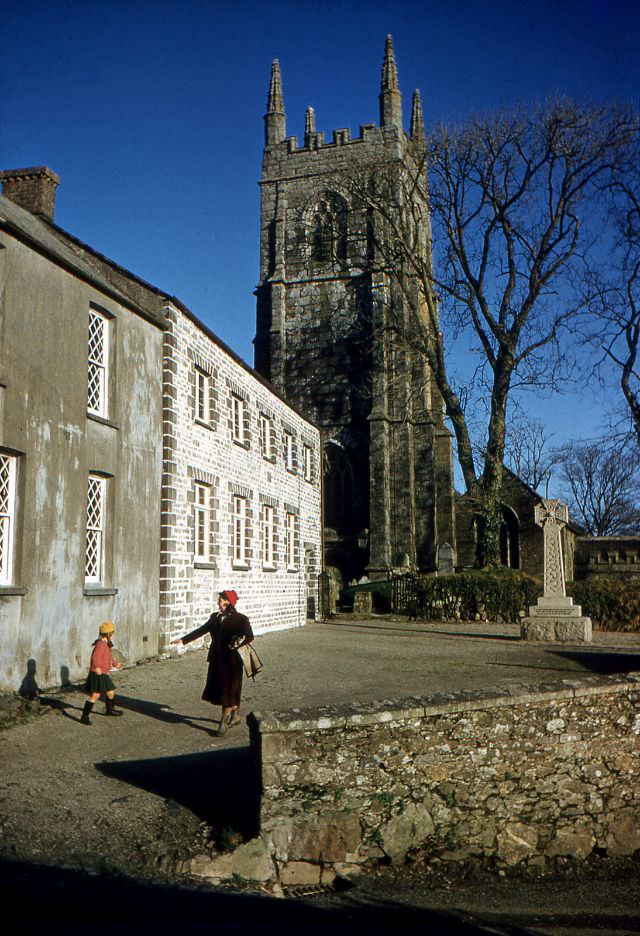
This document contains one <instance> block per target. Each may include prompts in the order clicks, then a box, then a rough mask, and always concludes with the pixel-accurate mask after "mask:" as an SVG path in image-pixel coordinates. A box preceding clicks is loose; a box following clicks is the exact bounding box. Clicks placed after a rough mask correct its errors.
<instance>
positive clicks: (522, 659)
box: [0, 617, 640, 932]
mask: <svg viewBox="0 0 640 936" xmlns="http://www.w3.org/2000/svg"><path fill="white" fill-rule="evenodd" d="M256 646H257V647H258V649H259V652H260V654H261V656H262V658H263V660H264V663H265V669H264V671H263V672H262V673H261V674H260V675H259V676H258V678H257V679H256V681H255V683H249V685H247V686H246V687H245V693H244V700H243V712H244V714H247V713H248V712H249V711H250V710H255V711H282V710H286V709H291V708H297V709H305V708H314V707H317V706H322V705H327V704H335V703H347V702H350V701H366V700H373V699H390V698H401V697H403V696H407V695H421V696H424V695H428V694H430V693H432V692H448V691H454V690H457V689H469V688H471V689H478V688H489V687H498V686H505V685H515V684H520V685H521V684H525V685H526V684H529V685H530V684H534V683H549V682H552V681H553V682H555V681H557V680H558V679H563V678H572V677H575V675H576V674H578V673H615V672H627V671H631V670H638V671H640V635H622V634H597V635H596V636H595V640H594V644H593V645H592V646H590V647H566V646H555V647H552V646H549V645H540V644H528V643H521V642H520V641H519V640H518V635H517V629H516V628H514V627H509V626H500V627H498V626H495V625H488V624H475V623H471V624H465V623H462V624H457V625H439V624H421V623H415V622H409V623H407V622H406V621H401V620H392V619H389V618H386V617H385V618H383V617H378V618H371V619H367V620H355V619H352V618H349V617H344V618H339V619H337V620H336V622H335V623H331V624H311V625H309V626H307V627H305V628H302V629H300V630H296V631H287V632H284V631H281V632H277V633H273V634H269V635H262V636H259V637H258V638H257V641H256ZM205 669H206V662H205V655H204V651H202V650H199V651H195V652H188V653H185V654H184V655H182V656H181V657H179V658H174V659H170V660H161V661H155V662H150V663H146V664H144V665H141V666H135V667H131V668H128V669H126V670H124V671H123V672H121V673H119V674H117V675H116V677H115V679H116V683H117V690H118V696H119V702H120V704H121V705H122V707H123V709H124V710H125V716H124V717H123V718H120V719H109V718H105V717H104V716H103V715H102V714H101V711H100V710H101V708H102V706H101V705H97V706H96V713H97V714H96V715H95V716H94V724H93V726H91V727H86V726H83V725H81V724H80V723H79V717H80V713H81V709H82V704H83V702H84V695H83V694H82V692H81V691H79V690H78V689H74V688H73V687H72V688H71V689H68V690H67V691H64V692H58V693H48V694H47V702H48V707H49V708H50V712H49V714H47V715H45V716H43V717H40V718H37V719H34V720H31V721H28V722H25V723H24V724H21V725H18V726H16V727H14V728H12V729H11V730H9V731H5V732H0V764H2V768H1V769H0V833H1V834H0V858H4V859H7V860H10V861H12V862H17V866H16V867H17V868H18V869H23V870H22V871H19V870H18V871H16V868H13V870H11V872H10V873H8V877H6V878H5V886H6V881H7V880H14V882H15V881H17V880H18V879H19V878H20V874H22V880H23V884H22V885H21V886H22V889H23V891H24V890H28V888H29V887H31V886H35V884H34V881H35V877H33V876H31V875H30V874H29V873H28V868H29V867H30V866H31V865H33V864H35V863H40V862H43V861H46V862H50V863H53V864H56V865H66V866H73V867H81V868H85V869H92V870H93V871H101V870H108V871H110V872H116V873H119V872H123V871H125V872H126V871H129V872H134V873H136V874H140V875H142V874H145V875H151V876H153V875H154V874H156V873H161V872H162V869H163V867H165V866H168V865H169V864H170V863H171V861H172V860H173V859H174V858H175V856H176V855H180V854H181V853H182V849H183V848H184V845H185V842H193V840H194V838H196V837H197V836H203V835H204V834H205V828H206V827H205V826H204V825H202V823H205V822H211V821H213V822H217V823H218V824H220V823H221V822H222V821H223V820H224V816H225V815H226V813H227V812H228V811H229V810H230V809H231V810H233V808H234V802H235V803H236V804H237V803H240V804H241V803H242V802H243V800H244V799H245V797H246V796H247V795H248V794H247V790H246V789H245V788H244V787H243V781H244V778H245V777H246V776H247V775H248V771H245V767H246V765H247V747H246V745H247V741H248V731H247V729H246V726H244V725H242V726H240V727H238V728H236V729H233V731H231V732H230V733H229V734H228V735H227V736H226V737H225V738H223V739H220V738H217V737H215V736H214V735H213V730H214V729H215V727H216V719H217V715H218V712H217V710H214V709H212V707H211V706H210V705H208V704H207V703H205V702H202V701H201V700H200V692H201V689H202V685H203V682H204V674H205ZM24 869H27V870H26V871H25V870H24ZM14 872H15V873H14ZM16 874H17V877H16V876H15V875H16ZM34 874H35V872H34ZM25 875H26V877H25ZM12 876H13V877H12ZM41 885H42V882H40V883H39V884H38V886H41ZM42 886H43V885H42ZM65 886H67V887H68V886H69V885H68V884H67V885H65ZM83 889H84V888H83ZM623 890H624V893H625V894H630V893H631V894H632V895H633V894H635V895H636V896H637V893H638V891H637V888H636V890H635V891H633V888H631V891H630V890H629V887H628V884H626V883H625V885H624V888H622V887H621V894H622V891H623ZM609 891H610V885H609ZM20 892H21V891H20V887H18V885H17V883H16V885H15V888H14V893H16V894H17V893H20ZM56 893H60V892H59V890H58V891H56ZM350 899H352V897H350ZM442 899H443V900H445V903H446V899H447V898H446V894H444V897H442ZM631 899H635V897H633V896H632V898H631ZM403 900H404V898H403ZM421 900H422V901H423V902H422V903H421V904H420V906H421V907H422V908H423V910H425V911H426V909H428V906H429V894H428V893H427V896H426V897H424V896H423V898H421ZM456 900H457V901H458V903H457V904H456V903H455V902H454V903H452V904H451V905H450V906H459V907H462V904H461V903H460V901H461V895H460V893H458V894H457V895H456ZM425 901H426V902H425ZM410 902H411V897H410V895H409V897H407V898H406V900H405V902H404V903H403V906H404V907H405V909H406V910H407V913H408V914H409V915H410ZM387 903H388V904H390V903H392V901H391V900H390V899H389V900H387ZM472 905H473V906H476V907H477V905H478V899H477V898H476V899H475V903H473V902H472ZM472 905H471V904H470V906H469V909H471V907H472ZM442 906H443V905H442V904H439V905H438V907H437V908H435V905H432V909H434V908H435V909H438V912H439V909H440V907H442ZM625 906H626V905H625ZM636 906H638V904H636ZM435 909H434V912H435ZM325 910H326V912H327V914H328V916H327V919H332V914H331V913H329V912H328V908H323V916H324V915H325V914H324V911H325ZM34 912H35V910H34ZM345 912H346V910H345ZM354 912H355V911H354ZM359 912H361V914H362V915H363V922H364V916H366V913H365V911H364V910H361V911H359ZM156 916H157V914H156ZM625 919H626V918H625ZM406 922H407V925H409V921H408V920H407V921H406ZM329 925H334V924H333V923H330V924H329ZM460 925H462V924H460ZM465 925H466V924H465ZM504 925H506V924H504ZM305 928H306V926H305ZM67 931H68V932H75V930H73V929H69V930H67ZM117 931H118V929H116V932H117ZM121 931H122V932H124V931H125V930H121ZM138 931H140V930H138ZM197 931H198V930H197V929H194V930H191V932H197ZM203 931H204V930H203ZM223 931H224V930H223ZM426 931H428V930H426ZM434 931H435V930H434ZM451 931H452V932H453V931H455V930H451ZM459 931H460V932H463V930H462V929H460V930H459ZM575 931H576V930H574V932H575ZM56 932H65V930H56ZM514 932H515V930H514ZM538 932H542V930H538ZM548 932H551V930H548ZM578 932H579V930H578ZM624 932H633V930H624ZM638 932H640V929H639V930H638Z"/></svg>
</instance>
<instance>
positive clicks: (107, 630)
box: [100, 621, 115, 634]
mask: <svg viewBox="0 0 640 936" xmlns="http://www.w3.org/2000/svg"><path fill="white" fill-rule="evenodd" d="M114 630H115V627H114V626H113V622H112V621H105V622H104V624H101V625H100V633H101V634H113V632H114Z"/></svg>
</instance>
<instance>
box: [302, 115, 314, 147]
mask: <svg viewBox="0 0 640 936" xmlns="http://www.w3.org/2000/svg"><path fill="white" fill-rule="evenodd" d="M315 132H316V112H315V111H314V109H313V107H307V112H306V114H305V115H304V145H305V146H308V145H309V140H310V138H311V135H312V134H314V133H315Z"/></svg>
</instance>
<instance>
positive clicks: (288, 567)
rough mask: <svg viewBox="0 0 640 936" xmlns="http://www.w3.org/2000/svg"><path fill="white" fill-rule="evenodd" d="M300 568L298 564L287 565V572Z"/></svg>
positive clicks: (296, 570) (297, 570)
mask: <svg viewBox="0 0 640 936" xmlns="http://www.w3.org/2000/svg"><path fill="white" fill-rule="evenodd" d="M299 571H300V569H299V568H298V567H297V566H287V572H299Z"/></svg>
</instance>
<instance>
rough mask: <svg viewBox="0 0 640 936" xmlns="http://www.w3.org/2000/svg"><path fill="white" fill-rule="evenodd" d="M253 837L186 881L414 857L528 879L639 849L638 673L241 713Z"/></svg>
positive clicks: (315, 872)
mask: <svg viewBox="0 0 640 936" xmlns="http://www.w3.org/2000/svg"><path fill="white" fill-rule="evenodd" d="M250 724H251V728H252V745H253V748H254V753H255V758H256V763H258V764H259V765H260V769H261V777H262V791H263V792H262V802H261V818H260V835H259V838H258V839H254V840H252V841H250V842H249V843H247V844H246V845H243V846H240V848H239V849H238V850H237V851H236V853H235V854H233V855H231V856H225V855H223V856H221V857H220V858H216V859H213V860H212V861H211V860H209V861H206V860H205V859H204V858H198V859H195V860H194V862H193V866H192V868H191V870H192V871H193V872H194V873H198V874H202V875H204V876H207V877H210V878H211V879H223V878H224V877H225V876H229V877H230V876H231V875H232V874H233V873H242V874H244V875H245V876H247V877H254V878H258V879H263V880H267V879H271V880H275V879H278V880H279V881H280V882H281V883H282V884H310V883H318V882H320V883H323V882H324V883H329V882H330V881H331V880H333V877H334V876H335V874H336V873H339V874H347V875H348V874H349V873H354V872H356V871H357V870H358V868H361V867H362V866H363V865H366V864H367V863H368V862H376V861H389V860H390V861H392V862H401V861H403V860H404V859H405V858H406V856H407V855H408V854H409V853H410V852H411V851H413V850H420V851H422V852H423V853H425V854H426V855H427V856H429V857H430V858H435V859H439V860H441V861H445V862H446V861H462V860H465V859H480V860H484V861H488V862H490V863H492V864H495V865H497V866H498V867H507V866H517V865H520V866H524V867H530V868H535V869H542V868H544V867H545V865H547V864H548V863H550V862H552V861H553V860H555V859H556V858H563V857H572V858H577V859H583V858H586V857H587V856H589V855H590V854H591V853H592V852H594V850H596V849H597V850H598V851H599V853H601V854H602V853H605V854H607V855H608V856H623V855H632V854H636V853H638V852H639V851H640V792H639V791H638V784H637V777H638V770H639V768H640V674H630V675H627V676H623V677H620V676H616V677H602V676H593V677H589V676H585V677H584V678H582V679H580V680H576V681H573V680H572V681H571V682H570V681H568V680H567V681H563V682H561V683H558V684H557V685H555V686H545V687H514V688H513V689H509V690H488V691H478V692H460V693H451V694H446V695H444V694H443V695H441V696H432V697H428V698H424V699H409V700H406V701H402V700H401V701H398V702H387V703H385V702H380V703H371V704H363V705H358V706H350V707H344V708H342V707H340V708H331V709H322V710H316V711H307V712H296V713H293V712H292V713H279V714H278V716H277V717H276V716H274V715H264V716H263V715H260V714H259V713H258V714H256V715H252V716H250Z"/></svg>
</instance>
